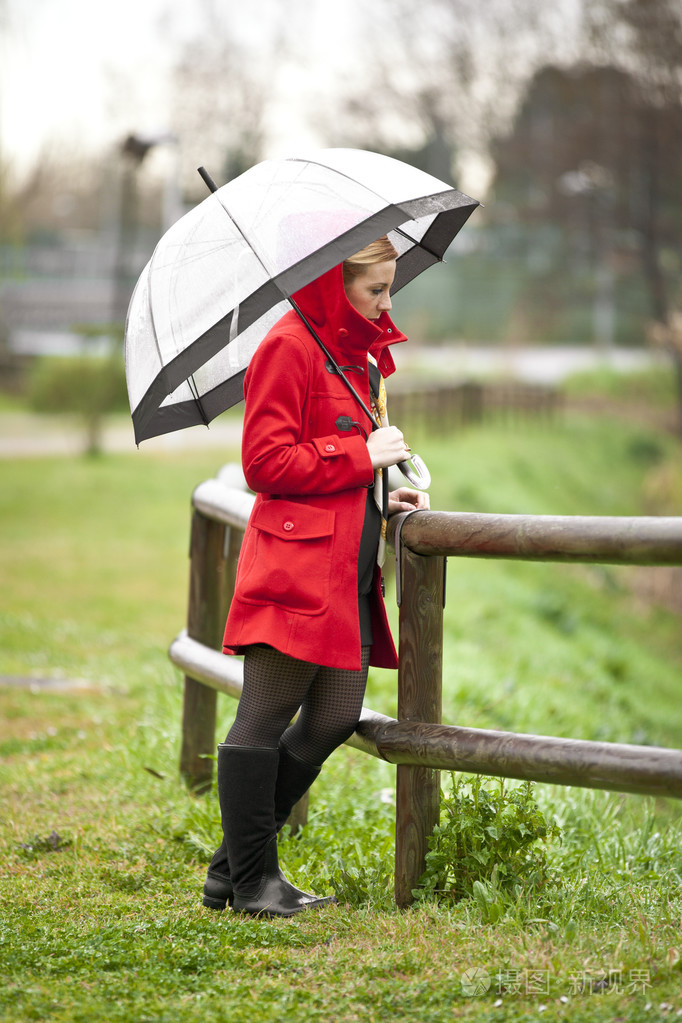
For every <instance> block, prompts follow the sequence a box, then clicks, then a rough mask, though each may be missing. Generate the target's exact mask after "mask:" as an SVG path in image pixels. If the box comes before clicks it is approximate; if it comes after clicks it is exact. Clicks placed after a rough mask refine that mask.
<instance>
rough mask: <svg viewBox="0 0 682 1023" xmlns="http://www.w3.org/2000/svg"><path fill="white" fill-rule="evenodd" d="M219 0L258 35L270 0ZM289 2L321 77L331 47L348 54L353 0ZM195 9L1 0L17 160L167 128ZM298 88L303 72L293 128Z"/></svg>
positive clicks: (160, 2) (120, 0)
mask: <svg viewBox="0 0 682 1023" xmlns="http://www.w3.org/2000/svg"><path fill="white" fill-rule="evenodd" d="M214 2H215V6H216V8H217V9H218V10H219V11H220V13H221V15H222V16H223V17H224V19H225V20H226V22H229V23H230V26H231V27H232V25H234V28H235V30H236V31H237V32H238V33H242V34H245V35H247V36H248V35H251V38H252V39H253V38H257V34H258V33H260V32H263V31H267V13H268V10H271V0H246V2H244V0H214ZM287 6H288V7H289V8H290V9H291V17H292V18H293V17H296V18H298V20H299V22H300V30H301V32H305V33H307V34H308V35H309V37H310V40H311V46H310V48H309V52H310V53H311V60H310V65H309V67H308V68H307V71H308V72H309V74H312V73H313V72H314V74H315V76H316V80H317V79H319V80H320V81H322V80H323V79H324V75H325V71H328V69H329V63H330V60H333V53H336V54H337V56H338V57H340V58H341V59H343V47H344V43H345V42H347V40H348V38H349V33H350V30H351V27H352V12H353V4H352V0H345V2H344V4H343V5H338V4H337V3H335V2H332V0H305V3H304V4H301V3H300V0H279V8H280V10H282V9H286V7H287ZM196 11H197V3H196V0H0V28H2V38H1V40H0V140H1V141H2V152H3V154H4V156H5V157H8V158H9V159H10V160H11V162H12V164H13V165H14V166H19V167H20V166H24V165H26V164H28V163H30V162H31V159H32V158H34V157H35V155H36V153H37V152H39V151H40V149H41V148H42V147H43V146H44V145H46V144H47V145H49V144H53V143H58V144H59V145H60V147H61V146H64V145H67V146H69V147H77V148H85V149H90V150H91V149H93V148H94V149H97V148H99V147H101V146H102V145H107V144H108V143H110V142H113V141H114V140H116V139H118V138H119V137H120V136H121V133H122V132H127V131H130V130H132V131H136V132H138V133H140V134H145V133H152V134H153V133H158V132H160V131H163V130H164V129H165V128H166V127H167V125H168V121H169V110H168V89H167V82H168V73H169V68H170V65H171V62H172V60H173V58H174V56H175V55H176V53H177V49H178V46H179V44H180V43H181V42H182V40H183V39H187V38H188V37H189V36H191V34H192V32H193V30H196V29H197V27H198V25H199V24H201V23H200V22H199V21H198V17H197V14H196ZM324 38H327V39H330V38H331V39H333V40H334V44H335V45H334V48H333V50H332V52H331V53H329V52H328V53H327V54H326V55H325V56H324V58H322V59H321V60H320V61H319V62H317V61H316V59H315V56H314V55H315V54H316V53H319V54H320V55H321V51H320V48H319V46H318V45H316V42H315V41H316V40H317V41H319V40H320V39H324ZM339 47H340V50H339ZM320 76H321V78H320ZM300 87H303V86H302V83H301V80H300V79H299V80H298V82H296V81H295V80H293V79H292V81H291V89H292V95H291V96H290V97H289V112H290V113H291V114H292V115H294V116H293V117H292V119H291V123H292V126H293V132H294V135H295V133H296V131H297V130H299V129H301V128H302V125H301V124H297V122H296V117H295V112H296V99H297V97H296V88H300ZM308 87H309V86H308ZM277 141H278V143H279V145H281V146H286V144H287V140H286V138H282V139H280V140H277ZM294 144H295V142H294Z"/></svg>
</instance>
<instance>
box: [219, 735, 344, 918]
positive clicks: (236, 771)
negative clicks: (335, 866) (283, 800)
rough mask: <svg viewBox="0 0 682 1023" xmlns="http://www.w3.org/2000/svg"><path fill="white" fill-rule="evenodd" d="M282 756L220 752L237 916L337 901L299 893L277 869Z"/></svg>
mask: <svg viewBox="0 0 682 1023" xmlns="http://www.w3.org/2000/svg"><path fill="white" fill-rule="evenodd" d="M279 756H280V754H279V750H277V749H263V748H252V747H246V746H226V745H222V746H220V747H219V758H220V763H221V766H222V770H221V772H220V774H219V797H220V810H221V816H222V819H223V830H224V834H225V841H226V846H227V858H228V862H229V866H230V876H231V881H232V889H233V890H232V907H233V909H234V910H235V912H237V913H248V914H250V915H252V916H257V915H263V916H285V917H288V916H293V915H294V914H295V913H300V912H302V911H303V910H306V909H313V908H320V907H322V906H326V905H329V903H331V902H333V901H334V900H333V899H331V898H323V899H318V898H315V896H308V895H305V893H301V892H300V891H299V890H298V889H297V888H294V886H293V885H291V884H289V882H288V881H287V880H286V878H285V877H284V876H283V875H282V874H281V871H280V869H279V862H278V858H277V832H276V826H275V809H274V806H275V798H274V797H275V787H276V782H277V771H278V767H279Z"/></svg>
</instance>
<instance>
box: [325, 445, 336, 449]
mask: <svg viewBox="0 0 682 1023" xmlns="http://www.w3.org/2000/svg"><path fill="white" fill-rule="evenodd" d="M324 450H325V451H336V448H335V447H334V445H333V444H326V445H325V449H324Z"/></svg>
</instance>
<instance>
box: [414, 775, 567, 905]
mask: <svg viewBox="0 0 682 1023" xmlns="http://www.w3.org/2000/svg"><path fill="white" fill-rule="evenodd" d="M451 779H452V794H451V795H449V796H448V795H446V794H445V793H442V794H441V812H440V823H439V824H438V825H436V827H435V829H434V832H433V835H432V836H431V838H430V839H429V845H430V850H429V852H428V853H427V854H426V870H425V872H424V874H423V875H422V877H421V879H420V888H418V889H416V890H415V892H414V895H415V897H416V898H417V899H420V900H422V901H423V900H428V899H433V898H436V899H437V900H439V901H446V900H449V901H453V902H458V901H460V900H461V899H466V898H472V899H473V900H474V901H475V902H476V903H477V904H478V906H479V908H480V909H481V911H482V914H483V917H484V919H486V920H488V921H490V922H494V921H495V920H496V919H498V918H499V917H500V916H501V915H502V912H503V911H504V904H505V896H509V895H512V896H517V895H519V894H520V892H521V890H522V887H523V886H528V885H530V886H532V887H533V888H534V889H535V890H537V889H538V888H540V887H542V886H543V885H545V884H546V883H547V881H548V880H549V872H548V869H547V854H546V850H545V849H544V848H541V847H539V846H538V843H539V842H547V841H548V840H550V839H555V838H558V837H559V835H560V831H559V827H558V826H557V824H556V823H555V822H553V821H552V822H548V821H547V819H546V818H545V816H544V814H543V813H542V811H541V810H540V808H539V807H538V805H537V803H536V802H535V798H534V794H533V785H532V783H531V782H527V783H525V784H523V785H521V786H518V787H514V788H508V787H507V786H506V785H505V782H504V779H493V778H482V777H471V778H469V777H458V776H457V775H455V774H452V775H451ZM486 783H492V787H488V786H487V785H486Z"/></svg>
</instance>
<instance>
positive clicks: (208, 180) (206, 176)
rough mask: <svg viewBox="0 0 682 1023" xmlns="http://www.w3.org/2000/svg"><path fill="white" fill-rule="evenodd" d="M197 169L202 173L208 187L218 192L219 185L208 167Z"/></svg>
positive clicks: (211, 190) (210, 190)
mask: <svg viewBox="0 0 682 1023" xmlns="http://www.w3.org/2000/svg"><path fill="white" fill-rule="evenodd" d="M197 171H198V172H199V174H200V175H201V177H202V179H203V181H204V183H205V185H206V187H207V188H208V190H209V192H217V191H218V186H217V185H216V183H215V181H214V180H213V178H212V177H211V175H210V174H209V173H208V171H207V170H206V168H205V167H197Z"/></svg>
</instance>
